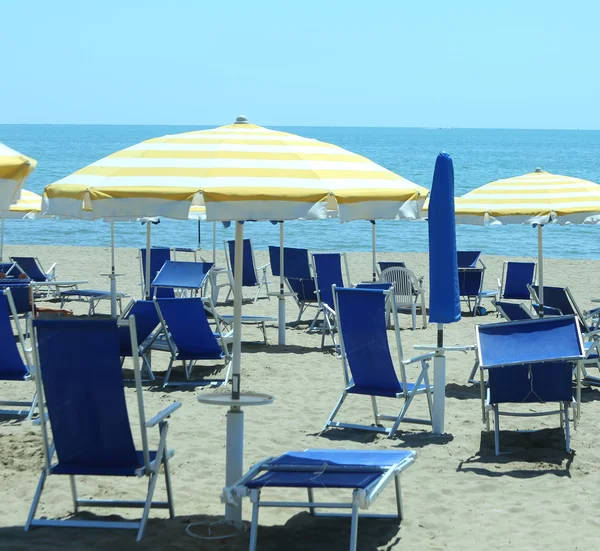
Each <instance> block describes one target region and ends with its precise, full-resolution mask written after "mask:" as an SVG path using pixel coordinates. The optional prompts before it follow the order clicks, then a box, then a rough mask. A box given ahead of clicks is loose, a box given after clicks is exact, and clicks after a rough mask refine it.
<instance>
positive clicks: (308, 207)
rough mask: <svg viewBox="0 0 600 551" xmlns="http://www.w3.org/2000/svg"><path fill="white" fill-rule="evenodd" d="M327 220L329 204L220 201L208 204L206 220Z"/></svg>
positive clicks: (321, 202) (323, 202) (322, 202)
mask: <svg viewBox="0 0 600 551" xmlns="http://www.w3.org/2000/svg"><path fill="white" fill-rule="evenodd" d="M321 218H327V203H326V202H325V201H320V202H318V203H316V204H315V203H304V202H300V201H268V202H265V201H222V202H221V201H219V202H214V203H213V202H208V203H207V204H206V219H207V220H209V221H219V220H249V219H251V220H298V219H306V220H315V219H321Z"/></svg>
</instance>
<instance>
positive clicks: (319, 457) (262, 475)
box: [223, 450, 416, 551]
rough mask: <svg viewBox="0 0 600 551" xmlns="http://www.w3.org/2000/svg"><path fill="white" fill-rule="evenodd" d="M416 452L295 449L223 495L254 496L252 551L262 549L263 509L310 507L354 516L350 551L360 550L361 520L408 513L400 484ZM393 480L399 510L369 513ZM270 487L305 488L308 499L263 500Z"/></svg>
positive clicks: (230, 497)
mask: <svg viewBox="0 0 600 551" xmlns="http://www.w3.org/2000/svg"><path fill="white" fill-rule="evenodd" d="M415 457H416V453H415V452H414V451H411V450H400V451H388V450H386V451H370V450H358V451H354V450H352V451H350V450H305V451H292V452H288V453H285V454H283V455H281V456H279V457H270V458H268V459H265V460H264V461H261V462H260V463H257V464H256V465H254V466H253V467H252V468H251V469H250V470H249V471H248V473H247V474H246V475H244V476H243V477H242V478H241V479H240V480H239V481H238V482H237V483H235V484H234V485H233V486H231V487H229V488H225V490H224V493H223V499H224V500H225V501H229V502H233V503H235V502H237V500H239V499H240V498H243V497H249V498H250V501H251V502H252V524H251V526H250V551H255V550H256V548H257V545H256V544H257V538H258V514H259V510H260V508H261V507H299V508H303V507H306V508H308V510H309V511H310V513H311V515H314V516H324V517H326V516H334V517H339V516H345V517H350V518H351V524H350V546H349V549H350V551H356V550H357V549H358V520H359V518H397V519H398V521H401V520H402V518H403V516H404V513H403V508H402V493H401V485H400V475H401V473H402V472H403V471H404V470H405V469H407V468H408V467H410V466H411V465H412V464H413V463H414V461H415ZM392 481H394V485H395V489H396V510H397V512H396V514H392V515H389V514H388V515H381V514H367V513H363V512H362V510H367V509H369V507H370V506H371V505H373V503H374V502H375V500H376V499H377V497H378V496H379V494H380V493H381V492H382V491H383V490H384V489H385V488H386V486H387V485H388V484H389V483H390V482H392ZM270 488H277V489H281V488H286V489H291V490H294V489H300V488H302V489H306V491H307V493H308V501H298V500H294V501H281V500H278V501H263V500H262V499H261V498H262V492H263V491H265V492H268V491H269V489H270ZM321 489H327V490H351V491H352V499H351V500H350V501H349V502H348V501H347V502H344V503H340V502H332V501H316V500H315V495H314V494H315V490H316V491H319V490H321ZM317 508H319V509H325V510H327V509H329V510H331V509H342V510H343V509H349V510H350V512H349V513H345V514H344V513H337V514H336V513H318V512H317Z"/></svg>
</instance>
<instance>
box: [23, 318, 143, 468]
mask: <svg viewBox="0 0 600 551" xmlns="http://www.w3.org/2000/svg"><path fill="white" fill-rule="evenodd" d="M33 326H34V330H35V334H36V340H37V345H38V348H37V349H38V357H39V362H40V363H39V366H40V372H41V379H42V383H43V389H44V397H45V402H46V407H47V410H48V416H49V419H50V424H51V426H52V434H53V437H54V444H55V446H56V453H57V456H58V460H59V463H60V464H62V465H66V466H69V467H71V468H77V469H85V468H86V467H88V468H94V469H107V470H111V471H113V470H121V469H122V470H124V471H131V470H132V469H135V468H136V467H137V466H140V465H139V462H138V457H137V454H136V451H135V446H134V443H133V437H132V434H131V428H130V424H129V417H128V413H127V404H126V401H125V391H124V388H123V380H122V372H121V361H120V357H119V332H118V328H117V323H116V322H115V320H78V319H55V320H35V321H34V322H33ZM138 398H139V399H141V398H140V397H138ZM40 401H43V400H42V399H41V398H40Z"/></svg>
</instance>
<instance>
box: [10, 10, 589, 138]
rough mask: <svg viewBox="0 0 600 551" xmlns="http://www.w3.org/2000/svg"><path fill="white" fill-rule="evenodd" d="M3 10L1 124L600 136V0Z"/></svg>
mask: <svg viewBox="0 0 600 551" xmlns="http://www.w3.org/2000/svg"><path fill="white" fill-rule="evenodd" d="M0 5H1V10H2V11H1V13H2V31H1V32H0V52H2V74H1V78H0V123H82V124H86V123H107V124H198V125H201V124H210V125H213V124H214V125H219V124H226V123H228V122H230V121H232V120H233V119H234V118H235V116H236V115H238V114H245V115H247V116H248V117H249V118H250V119H251V120H252V121H253V122H256V123H258V124H262V125H303V126H313V125H314V126H317V125H324V126H330V125H338V126H425V127H448V126H454V127H472V128H479V127H493V128H581V129H584V128H586V129H589V128H594V129H600V108H599V105H598V103H599V101H600V71H599V67H600V64H599V62H598V52H599V51H600V45H599V44H598V31H597V29H598V21H600V2H598V1H597V0H587V1H586V0H571V1H553V0H548V1H538V0H518V1H517V0H503V1H502V2H488V1H485V0H454V1H438V0H428V1H418V0H412V1H411V0H387V1H386V0H370V1H364V0H363V1H351V0H346V1H344V2H338V1H335V0H330V1H326V0H316V1H310V0H304V1H295V2H294V1H292V0H290V1H287V0H274V1H262V0H235V1H234V0H230V1H227V0H221V1H203V0H170V1H164V0H162V1H155V0H144V1H142V0H139V1H135V0H102V1H97V2H93V1H91V2H88V1H85V0H53V1H48V0H30V1H19V2H11V1H8V0H0Z"/></svg>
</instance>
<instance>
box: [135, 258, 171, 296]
mask: <svg viewBox="0 0 600 551" xmlns="http://www.w3.org/2000/svg"><path fill="white" fill-rule="evenodd" d="M140 255H141V259H142V274H143V279H144V285H145V282H146V249H145V248H143V249H140ZM169 260H171V249H170V248H169V247H152V248H151V249H150V281H151V282H152V281H154V278H155V277H156V274H157V273H158V272H160V269H161V268H162V267H163V266H164V264H165V262H167V261H169ZM154 292H155V294H156V296H157V297H161V298H173V297H174V296H175V291H173V289H170V288H167V287H163V288H160V289H156V290H155V291H154Z"/></svg>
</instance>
